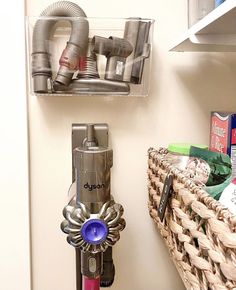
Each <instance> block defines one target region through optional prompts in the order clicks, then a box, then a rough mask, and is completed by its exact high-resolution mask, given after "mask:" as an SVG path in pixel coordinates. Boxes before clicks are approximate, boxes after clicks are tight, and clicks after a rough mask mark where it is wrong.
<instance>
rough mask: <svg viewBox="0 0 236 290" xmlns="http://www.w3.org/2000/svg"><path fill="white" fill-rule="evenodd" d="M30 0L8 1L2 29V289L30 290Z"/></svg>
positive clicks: (0, 13) (0, 24) (1, 13)
mask: <svg viewBox="0 0 236 290" xmlns="http://www.w3.org/2000/svg"><path fill="white" fill-rule="evenodd" d="M24 13H25V12H24V1H23V0H13V1H6V2H4V6H3V7H2V9H1V10H0V27H1V47H0V55H1V71H0V79H1V90H0V96H1V97H0V98H1V106H0V132H1V142H0V174H1V177H0V188H1V201H0V216H1V240H0V285H1V286H0V288H1V289H3V290H30V262H29V206H28V205H29V199H28V148H27V147H28V144H27V141H28V140H27V138H28V136H27V109H26V108H27V107H26V89H25V84H26V83H25V82H26V78H25V37H24Z"/></svg>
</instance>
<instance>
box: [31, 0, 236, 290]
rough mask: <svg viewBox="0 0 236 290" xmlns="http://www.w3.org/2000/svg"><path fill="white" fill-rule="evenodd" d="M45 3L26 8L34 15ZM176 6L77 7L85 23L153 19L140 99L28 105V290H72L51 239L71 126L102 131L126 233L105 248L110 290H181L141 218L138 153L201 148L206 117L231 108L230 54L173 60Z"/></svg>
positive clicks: (181, 19) (65, 179)
mask: <svg viewBox="0 0 236 290" xmlns="http://www.w3.org/2000/svg"><path fill="white" fill-rule="evenodd" d="M51 2H52V1H48V0H44V1H42V0H41V1H37V0H31V1H28V6H27V7H28V14H31V15H38V14H39V13H40V12H41V11H42V10H43V9H44V8H45V7H46V6H47V5H48V4H49V3H51ZM186 2H187V1H185V0H179V1H173V0H147V1H143V2H140V1H127V0H120V1H115V2H114V1H108V0H99V1H95V0H93V1H92V0H80V1H79V3H78V4H79V5H80V6H81V7H82V8H83V9H84V10H85V11H86V13H87V15H88V16H90V17H92V16H97V17H99V16H109V17H113V16H114V17H130V16H142V17H150V18H154V19H156V24H155V29H154V51H153V54H154V55H153V70H152V77H151V93H150V96H148V97H147V98H139V99H138V98H130V99H129V98H113V99H110V98H100V97H90V98H86V97H69V98H68V97H49V98H46V97H40V98H38V97H36V96H29V117H30V147H31V155H30V156H31V210H32V214H31V219H32V247H33V255H32V258H33V286H34V290H52V289H58V290H68V289H75V275H74V274H75V261H74V250H73V249H72V247H70V246H69V245H68V244H67V243H66V241H65V236H64V234H62V233H61V232H60V228H59V225H60V222H61V220H62V215H61V210H62V208H63V207H64V206H65V204H66V201H67V189H68V187H69V184H70V181H71V147H70V146H71V144H70V142H71V140H70V134H71V124H72V123H73V122H107V123H108V124H109V126H110V139H111V143H112V147H113V150H114V167H113V171H112V173H113V174H112V183H113V185H112V187H113V194H114V196H115V198H116V200H117V201H118V202H120V203H122V204H123V205H124V207H125V217H126V220H127V228H126V230H125V231H124V232H123V233H122V234H121V240H120V241H119V243H118V244H117V245H116V246H115V250H114V252H115V263H116V271H117V274H116V281H115V283H114V285H113V286H112V289H113V290H118V289H122V290H144V289H151V290H154V289H161V290H169V289H175V290H181V289H183V284H182V283H181V281H180V279H179V277H178V275H177V272H176V270H175V268H174V267H173V265H172V263H171V261H170V259H169V256H168V252H167V250H166V248H165V245H164V244H163V241H162V240H161V239H160V237H159V235H158V233H157V231H156V229H155V227H154V225H153V222H152V220H151V218H150V217H149V215H148V210H147V177H146V168H147V149H148V148H149V146H163V145H164V146H165V145H167V144H168V143H169V142H173V141H175V142H178V141H182V142H184V141H188V142H194V143H196V142H197V143H208V136H209V113H210V111H211V110H214V109H219V110H232V109H233V108H235V105H236V98H235V94H236V82H235V78H236V66H235V62H236V60H235V58H234V54H224V53H218V54H216V53H211V54H207V53H173V52H168V49H169V47H170V45H171V43H173V41H174V39H175V38H177V37H178V36H179V35H180V34H181V33H182V32H183V31H184V30H185V29H186V27H187V17H186Z"/></svg>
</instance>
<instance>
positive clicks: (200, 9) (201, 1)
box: [188, 0, 215, 27]
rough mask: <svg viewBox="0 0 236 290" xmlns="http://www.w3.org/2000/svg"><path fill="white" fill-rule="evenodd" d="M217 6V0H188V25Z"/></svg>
mask: <svg viewBox="0 0 236 290" xmlns="http://www.w3.org/2000/svg"><path fill="white" fill-rule="evenodd" d="M214 8H215V0H188V27H191V26H192V25H194V24H195V23H196V22H198V21H199V20H200V19H202V18H203V17H204V16H206V15H207V14H208V13H209V12H211V11H212V10H213V9H214Z"/></svg>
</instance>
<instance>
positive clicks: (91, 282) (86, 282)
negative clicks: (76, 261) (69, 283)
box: [83, 276, 100, 290]
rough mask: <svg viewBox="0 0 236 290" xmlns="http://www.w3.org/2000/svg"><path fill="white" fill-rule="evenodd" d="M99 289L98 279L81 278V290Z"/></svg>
mask: <svg viewBox="0 0 236 290" xmlns="http://www.w3.org/2000/svg"><path fill="white" fill-rule="evenodd" d="M99 289H100V277H98V278H95V279H90V278H88V277H85V276H83V290H99Z"/></svg>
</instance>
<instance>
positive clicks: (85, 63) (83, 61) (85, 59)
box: [79, 56, 87, 71]
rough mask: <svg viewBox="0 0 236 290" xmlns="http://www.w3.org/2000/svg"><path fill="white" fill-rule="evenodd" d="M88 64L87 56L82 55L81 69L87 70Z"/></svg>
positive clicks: (80, 60) (80, 59)
mask: <svg viewBox="0 0 236 290" xmlns="http://www.w3.org/2000/svg"><path fill="white" fill-rule="evenodd" d="M86 65H87V57H86V56H82V57H80V58H79V70H80V71H85V70H86Z"/></svg>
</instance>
